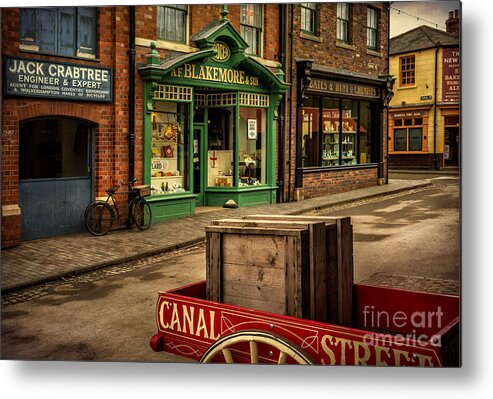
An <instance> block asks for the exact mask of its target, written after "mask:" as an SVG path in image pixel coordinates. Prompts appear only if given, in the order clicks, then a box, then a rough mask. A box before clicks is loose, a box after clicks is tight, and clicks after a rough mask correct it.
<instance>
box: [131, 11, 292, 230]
mask: <svg viewBox="0 0 493 399" xmlns="http://www.w3.org/2000/svg"><path fill="white" fill-rule="evenodd" d="M218 42H220V43H223V44H226V45H227V47H228V49H229V52H230V54H228V57H216V56H217V54H218V52H217V50H216V47H215V46H216V43H218ZM195 43H196V45H197V47H198V48H199V51H197V52H194V53H187V54H183V55H180V56H177V57H174V58H169V59H166V60H163V61H162V62H161V61H160V59H159V54H158V53H157V51H156V47H155V44H151V49H150V51H149V53H148V57H147V65H146V66H143V67H141V68H139V73H140V75H141V77H142V79H143V81H144V99H145V101H144V114H143V115H144V121H143V126H144V134H143V140H144V142H143V154H142V155H143V173H144V183H145V184H150V182H151V170H150V169H151V112H152V102H153V101H154V100H153V95H154V91H155V90H156V86H157V85H158V84H164V85H175V86H186V87H192V88H193V89H212V90H217V91H221V92H228V93H232V92H236V93H238V92H249V93H261V94H268V95H269V107H268V108H267V112H266V117H267V125H266V126H267V132H266V133H267V142H266V146H267V148H266V156H267V162H266V182H265V183H266V184H264V185H261V186H255V187H241V188H239V187H238V183H239V175H238V173H239V157H238V155H239V140H235V146H234V152H235V159H234V163H235V175H234V185H235V186H234V187H227V188H226V187H221V188H218V187H213V188H211V187H206V185H207V167H208V160H207V141H208V140H207V124H206V123H204V124H202V125H201V126H202V131H201V140H202V141H201V146H200V151H201V153H200V157H201V161H202V162H201V177H200V178H201V183H202V186H201V187H202V193H198V194H193V187H194V186H193V184H194V176H193V129H194V128H197V127H200V125H195V126H194V124H193V109H194V104H193V102H192V103H190V108H189V132H188V134H189V135H190V140H189V154H190V155H189V160H188V162H189V173H190V176H189V182H190V187H189V191H188V192H186V193H181V194H173V195H169V194H168V195H161V196H151V197H149V198H148V200H149V202H150V204H151V207H152V211H153V221H154V222H159V221H163V220H169V219H172V218H175V217H179V216H184V215H188V214H193V213H194V212H195V206H196V205H201V204H202V203H203V204H204V205H209V206H222V205H224V203H225V202H226V201H228V200H230V199H233V200H234V201H235V202H236V203H237V204H238V206H249V205H258V204H268V203H275V202H276V190H277V187H276V118H277V108H278V106H279V103H280V101H281V98H282V93H284V92H285V91H286V89H287V88H288V87H289V85H287V84H286V83H284V81H283V79H284V76H283V74H282V70H281V68H280V66H281V65H280V64H279V67H278V68H277V70H276V72H275V73H273V72H272V71H271V70H270V69H269V68H267V67H266V66H264V65H263V64H261V63H260V62H259V61H257V60H256V59H254V58H252V57H250V56H249V55H247V54H245V49H246V48H247V44H246V42H245V41H244V40H243V38H242V37H241V36H240V35H239V33H238V32H237V31H236V30H235V29H234V27H233V26H232V25H231V23H230V22H229V20H228V19H227V18H223V19H221V20H219V21H216V22H215V23H214V24H212V25H211V26H209V28H207V29H205V30H204V31H202V32H201V33H200V34H199V35H196V36H195ZM217 48H219V49H221V46H220V45H219V44H218V45H217ZM223 49H224V47H223ZM226 53H227V51H226ZM215 57H216V58H215ZM219 58H221V59H219ZM222 58H224V59H222ZM161 101H162V100H161ZM235 109H236V115H235V118H236V123H235V126H236V131H235V135H236V137H238V135H239V128H240V127H239V125H240V124H239V115H240V112H239V110H240V106H239V98H238V97H237V105H236V106H235ZM204 111H205V112H204V113H205V121H207V114H208V108H207V107H205V109H204ZM205 121H204V122H205Z"/></svg>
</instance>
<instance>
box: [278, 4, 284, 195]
mask: <svg viewBox="0 0 493 399" xmlns="http://www.w3.org/2000/svg"><path fill="white" fill-rule="evenodd" d="M285 17H286V5H285V4H279V24H280V26H279V54H278V57H279V62H280V63H281V69H282V71H283V73H284V76H286V66H285V61H286V41H285V33H286V21H285ZM285 110H286V93H285V92H283V93H282V99H281V104H280V105H279V113H278V119H277V121H278V130H279V141H278V147H277V154H278V155H277V156H278V158H279V160H278V170H277V182H278V186H279V195H278V202H280V203H283V202H284V159H285V158H284V152H285V149H286V135H285V132H284V129H285V118H284V116H285Z"/></svg>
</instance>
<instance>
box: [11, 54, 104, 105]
mask: <svg viewBox="0 0 493 399" xmlns="http://www.w3.org/2000/svg"><path fill="white" fill-rule="evenodd" d="M3 65H4V70H3V72H4V75H3V76H4V83H3V85H4V94H5V95H13V96H27V97H42V98H57V99H63V100H77V101H97V102H111V101H112V98H113V82H112V80H113V75H112V70H111V68H99V67H98V68H96V67H91V66H87V65H79V64H70V63H64V62H50V61H45V60H35V59H23V58H17V57H5V58H4V64H3Z"/></svg>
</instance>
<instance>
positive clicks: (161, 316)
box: [159, 301, 170, 329]
mask: <svg viewBox="0 0 493 399" xmlns="http://www.w3.org/2000/svg"><path fill="white" fill-rule="evenodd" d="M164 307H166V309H167V310H169V307H170V304H169V302H168V301H163V302H161V306H160V307H159V325H160V326H161V327H162V328H163V329H168V328H169V324H168V323H165V322H164V312H165V310H164Z"/></svg>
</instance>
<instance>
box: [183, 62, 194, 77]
mask: <svg viewBox="0 0 493 399" xmlns="http://www.w3.org/2000/svg"><path fill="white" fill-rule="evenodd" d="M184 67H185V71H184V72H185V73H184V74H183V77H184V78H185V79H190V78H191V77H192V65H190V64H185V65H184Z"/></svg>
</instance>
